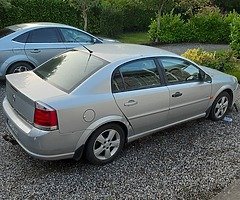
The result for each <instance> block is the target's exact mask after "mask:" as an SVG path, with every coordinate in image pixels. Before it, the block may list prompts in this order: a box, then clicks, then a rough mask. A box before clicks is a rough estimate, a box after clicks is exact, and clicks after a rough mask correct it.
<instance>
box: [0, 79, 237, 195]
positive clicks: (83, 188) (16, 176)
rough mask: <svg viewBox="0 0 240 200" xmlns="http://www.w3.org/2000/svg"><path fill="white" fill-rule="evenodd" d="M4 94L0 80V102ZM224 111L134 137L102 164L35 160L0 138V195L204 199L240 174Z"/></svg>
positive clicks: (233, 128)
mask: <svg viewBox="0 0 240 200" xmlns="http://www.w3.org/2000/svg"><path fill="white" fill-rule="evenodd" d="M4 93H5V83H4V82H0V102H2V100H3V98H4V95H5V94H4ZM238 99H239V100H238V104H239V105H240V91H239V92H238ZM230 115H231V116H232V118H233V122H232V123H225V122H223V121H220V122H213V121H210V120H207V119H200V120H195V121H192V122H188V123H185V124H182V125H179V126H176V127H174V128H170V129H167V130H164V131H161V132H159V133H156V134H153V135H151V136H149V137H145V138H143V139H140V140H137V141H135V142H133V143H130V144H128V145H127V146H126V148H125V149H124V151H123V152H122V154H121V156H120V157H119V158H118V159H117V160H115V161H114V162H113V163H110V164H108V165H105V166H92V165H89V164H88V163H87V162H86V161H85V160H81V161H80V162H75V161H72V160H62V161H41V160H36V159H33V158H31V157H29V156H28V155H27V154H26V153H25V152H24V151H23V150H22V149H21V148H20V147H19V146H18V145H15V146H13V145H11V144H9V143H7V142H6V141H4V140H3V139H2V138H0V155H1V157H0V188H1V190H0V199H210V198H211V197H213V196H214V195H216V194H217V193H219V192H220V191H221V190H222V189H223V188H224V187H226V186H227V185H229V184H230V183H231V181H233V180H234V179H239V178H240V134H239V127H240V115H239V113H237V112H236V111H234V112H233V113H231V114H230ZM0 131H1V133H0V134H1V135H3V134H4V133H6V132H7V130H6V128H5V124H4V121H3V116H2V107H0Z"/></svg>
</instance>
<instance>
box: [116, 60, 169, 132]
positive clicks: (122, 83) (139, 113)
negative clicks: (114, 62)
mask: <svg viewBox="0 0 240 200" xmlns="http://www.w3.org/2000/svg"><path fill="white" fill-rule="evenodd" d="M112 90H113V95H114V98H115V100H116V103H117V105H118V106H119V108H120V109H121V111H122V112H123V114H124V115H125V116H126V117H127V119H128V120H129V122H130V123H131V125H132V127H133V129H134V131H135V133H136V134H139V133H144V132H148V131H151V130H153V129H157V128H159V127H161V126H164V125H166V122H167V118H168V110H169V90H168V88H167V87H166V86H164V85H163V84H162V78H160V76H159V71H158V67H157V65H156V62H155V61H154V59H151V58H149V59H141V60H137V61H133V62H130V63H127V64H124V65H122V66H120V67H119V68H118V69H117V70H116V71H115V73H114V75H113V79H112Z"/></svg>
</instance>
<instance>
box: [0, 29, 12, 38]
mask: <svg viewBox="0 0 240 200" xmlns="http://www.w3.org/2000/svg"><path fill="white" fill-rule="evenodd" d="M13 32H15V31H13V30H11V29H9V28H4V29H0V38H3V37H5V36H7V35H10V34H11V33H13Z"/></svg>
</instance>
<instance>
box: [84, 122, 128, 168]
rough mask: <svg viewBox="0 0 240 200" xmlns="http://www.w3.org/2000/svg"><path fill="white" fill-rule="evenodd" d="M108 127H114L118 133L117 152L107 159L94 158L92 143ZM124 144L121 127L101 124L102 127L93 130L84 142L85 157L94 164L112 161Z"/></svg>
mask: <svg viewBox="0 0 240 200" xmlns="http://www.w3.org/2000/svg"><path fill="white" fill-rule="evenodd" d="M108 129H114V130H116V131H117V132H118V133H119V135H120V145H119V149H118V150H117V152H116V153H115V154H114V155H113V156H112V157H111V158H109V159H107V160H100V159H98V158H96V156H95V155H94V153H93V145H94V143H95V140H96V139H97V137H98V136H99V135H100V134H101V133H102V132H103V131H105V130H108ZM124 144H125V134H124V131H123V129H122V128H121V127H120V126H119V125H117V124H106V125H103V126H102V127H100V128H98V129H97V130H96V131H94V132H93V134H92V135H91V136H90V138H89V140H88V142H87V143H86V148H85V158H86V159H87V160H88V161H89V162H90V163H92V164H95V165H103V164H107V163H109V162H112V161H113V160H114V159H115V158H116V157H117V156H118V155H119V153H120V152H121V151H122V149H123V147H124Z"/></svg>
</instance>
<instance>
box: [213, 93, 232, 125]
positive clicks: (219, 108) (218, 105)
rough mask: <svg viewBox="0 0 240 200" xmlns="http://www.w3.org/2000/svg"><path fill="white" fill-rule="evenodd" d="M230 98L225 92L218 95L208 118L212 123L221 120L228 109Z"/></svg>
mask: <svg viewBox="0 0 240 200" xmlns="http://www.w3.org/2000/svg"><path fill="white" fill-rule="evenodd" d="M230 103H231V97H230V95H229V94H228V93H227V92H222V93H220V94H219V95H218V96H217V98H216V99H215V100H214V102H213V105H212V108H211V111H210V114H209V117H210V119H212V120H213V121H218V120H221V119H223V118H224V117H225V116H226V114H227V112H228V110H229V107H230Z"/></svg>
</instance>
